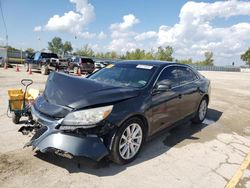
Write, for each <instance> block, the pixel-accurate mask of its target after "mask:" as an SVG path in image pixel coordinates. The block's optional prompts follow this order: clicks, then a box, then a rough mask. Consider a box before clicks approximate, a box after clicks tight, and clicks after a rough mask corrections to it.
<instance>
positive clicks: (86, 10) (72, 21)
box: [44, 0, 95, 38]
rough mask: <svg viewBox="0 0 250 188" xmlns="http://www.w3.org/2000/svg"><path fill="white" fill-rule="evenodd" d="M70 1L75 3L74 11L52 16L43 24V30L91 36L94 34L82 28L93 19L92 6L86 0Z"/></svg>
mask: <svg viewBox="0 0 250 188" xmlns="http://www.w3.org/2000/svg"><path fill="white" fill-rule="evenodd" d="M70 2H71V3H73V4H75V11H69V12H66V13H64V15H63V16H59V15H54V16H52V17H51V18H50V19H49V20H48V23H47V24H46V25H45V26H44V28H45V30H48V31H64V32H69V33H71V34H73V35H75V36H80V37H83V38H91V37H93V35H95V34H91V33H89V32H83V30H84V29H85V27H86V26H87V24H89V23H90V22H91V21H93V20H94V19H95V10H94V7H93V6H92V5H91V4H90V3H88V0H70Z"/></svg>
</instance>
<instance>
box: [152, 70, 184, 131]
mask: <svg viewBox="0 0 250 188" xmlns="http://www.w3.org/2000/svg"><path fill="white" fill-rule="evenodd" d="M176 69H177V66H170V67H167V68H165V69H164V70H163V71H162V73H161V75H160V76H159V79H158V80H157V82H156V84H155V86H156V85H157V83H159V82H160V81H162V80H168V81H169V82H170V83H171V89H169V90H168V91H164V92H155V93H154V92H153V93H152V106H151V109H152V130H151V131H152V134H153V133H155V132H157V131H159V130H161V129H164V128H166V127H168V126H170V125H171V124H172V123H173V122H175V121H177V120H178V118H179V116H180V114H179V110H178V109H179V105H180V90H179V87H178V85H179V80H178V75H177V70H176Z"/></svg>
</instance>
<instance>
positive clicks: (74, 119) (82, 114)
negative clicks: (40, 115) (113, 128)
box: [62, 105, 113, 127]
mask: <svg viewBox="0 0 250 188" xmlns="http://www.w3.org/2000/svg"><path fill="white" fill-rule="evenodd" d="M112 109H113V106H112V105H110V106H104V107H98V108H91V109H86V110H79V111H75V112H71V113H69V114H68V115H67V116H66V117H65V118H64V120H63V122H62V126H87V127H93V126H95V124H96V123H99V122H100V121H102V120H104V119H105V118H106V117H108V115H109V114H110V113H111V111H112ZM91 125H93V126H91Z"/></svg>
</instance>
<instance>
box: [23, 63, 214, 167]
mask: <svg viewBox="0 0 250 188" xmlns="http://www.w3.org/2000/svg"><path fill="white" fill-rule="evenodd" d="M209 94H210V81H209V80H207V79H206V78H205V77H203V76H202V75H201V74H199V73H198V72H197V71H196V70H194V69H193V68H192V67H190V66H188V65H183V64H176V63H169V62H162V61H123V62H119V63H115V64H111V65H109V66H107V67H106V68H104V69H101V70H100V71H98V72H96V73H94V74H92V75H90V76H89V77H88V78H80V77H74V76H70V75H66V74H63V73H57V72H53V73H51V74H50V75H49V77H48V80H47V83H46V87H45V90H44V92H43V94H42V95H41V96H40V97H39V98H38V99H37V100H36V102H35V104H34V105H33V106H32V109H31V110H32V116H33V119H34V121H35V124H36V127H39V128H38V129H37V131H36V133H35V135H34V136H33V138H32V139H31V140H30V142H29V143H27V146H33V148H37V149H38V150H40V151H41V152H49V151H52V152H55V153H57V154H60V155H63V156H66V157H73V156H84V157H88V158H91V159H93V160H96V161H99V160H101V159H102V158H103V157H105V156H109V157H110V159H111V160H112V161H114V162H115V163H118V164H126V163H129V162H131V161H133V160H134V159H135V158H136V157H137V155H138V154H139V152H140V150H141V148H142V146H143V144H144V143H145V141H147V140H148V138H150V137H151V136H152V135H154V134H155V133H156V132H159V131H161V130H163V129H166V128H171V127H173V126H174V125H177V124H180V122H183V121H187V120H192V121H193V125H194V124H197V123H201V122H202V121H203V120H204V119H205V116H206V112H207V106H208V102H209Z"/></svg>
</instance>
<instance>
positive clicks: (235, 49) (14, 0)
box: [0, 0, 250, 65]
mask: <svg viewBox="0 0 250 188" xmlns="http://www.w3.org/2000/svg"><path fill="white" fill-rule="evenodd" d="M1 1H2V8H3V11H4V15H5V19H6V24H7V28H8V35H9V44H10V45H12V46H14V47H18V48H24V49H26V48H28V47H32V48H35V49H36V50H38V49H40V48H47V42H48V41H50V40H51V39H52V38H53V37H54V36H59V37H61V38H62V39H63V40H64V41H65V40H68V41H71V43H72V45H73V47H74V48H75V49H76V48H81V47H82V46H84V45H85V44H89V45H90V46H91V47H92V48H93V49H94V50H96V51H104V52H105V51H111V50H113V51H117V52H118V53H124V52H125V51H127V50H134V49H135V48H144V49H145V50H150V49H155V48H156V47H157V46H160V45H161V46H166V45H171V46H173V47H174V49H175V54H174V55H175V57H177V58H179V59H185V58H193V59H194V60H200V59H202V58H203V53H204V52H205V51H213V52H214V58H215V63H216V64H218V65H227V64H231V62H232V61H234V62H236V64H242V63H243V62H241V61H240V58H239V57H240V53H242V52H243V51H245V50H246V49H247V47H248V46H250V35H249V33H250V2H249V1H237V0H231V1H218V2H216V1H205V0H202V1H192V2H191V1H185V0H178V1H166V0H157V1H155V0H147V1H145V0H136V1H135V0H126V1H121V0H120V1H118V0H105V1H103V0H89V1H88V0H36V1H34V0H26V1H20V0H1ZM77 7H78V8H77ZM208 10H209V11H208ZM227 10H229V11H227ZM67 13H70V15H66V16H65V14H67ZM54 15H58V17H57V18H55V17H54ZM68 20H69V23H68V22H67V21H68ZM65 23H66V24H65ZM35 27H37V28H36V29H35V30H36V31H34V28H35ZM75 36H77V37H76V38H75ZM38 38H40V42H39V40H38ZM4 39H5V30H4V27H3V22H2V19H0V44H1V43H2V44H3V43H4Z"/></svg>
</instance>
